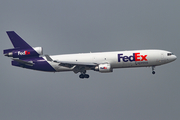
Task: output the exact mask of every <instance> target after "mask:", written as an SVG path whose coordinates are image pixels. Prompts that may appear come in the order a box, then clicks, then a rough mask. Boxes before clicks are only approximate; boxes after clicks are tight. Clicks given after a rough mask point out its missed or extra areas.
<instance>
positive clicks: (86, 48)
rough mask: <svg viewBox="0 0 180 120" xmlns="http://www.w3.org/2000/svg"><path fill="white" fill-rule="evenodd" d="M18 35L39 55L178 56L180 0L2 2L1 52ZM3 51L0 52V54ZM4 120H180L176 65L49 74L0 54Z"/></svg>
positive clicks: (1, 115)
mask: <svg viewBox="0 0 180 120" xmlns="http://www.w3.org/2000/svg"><path fill="white" fill-rule="evenodd" d="M8 30H10V31H15V32H17V33H18V34H19V35H20V36H21V37H22V38H23V39H24V40H26V41H27V42H28V43H29V44H30V45H32V46H34V47H37V46H41V47H43V49H44V54H49V55H52V54H68V53H84V52H90V51H91V52H98V51H99V52H101V51H117V50H135V49H163V50H168V51H171V52H173V53H174V54H175V55H176V56H177V57H179V56H180V52H179V51H180V48H179V45H180V1H179V0H171V1H170V0H43V1H40V0H39V1H37V0H28V1H26V0H1V1H0V42H1V44H0V50H1V51H3V49H8V48H12V47H13V46H12V44H11V42H10V40H9V39H8V36H7V34H6V31H8ZM2 53H3V52H2ZM0 61H1V62H0V66H1V71H0V119H1V120H178V119H180V77H179V75H180V71H179V68H180V64H179V63H180V61H179V59H177V60H176V61H174V62H172V63H169V64H166V65H163V66H159V67H156V75H152V74H151V68H128V69H116V70H114V72H113V73H108V74H103V73H98V72H94V71H88V74H90V78H89V79H88V80H81V79H79V77H78V76H79V75H77V74H74V73H73V72H62V73H46V72H39V71H33V70H27V69H22V68H18V67H14V66H11V60H10V59H9V58H7V57H4V55H3V54H1V57H0Z"/></svg>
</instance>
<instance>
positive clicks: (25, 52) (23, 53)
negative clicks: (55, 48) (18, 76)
mask: <svg viewBox="0 0 180 120" xmlns="http://www.w3.org/2000/svg"><path fill="white" fill-rule="evenodd" d="M18 55H30V52H28V51H24V52H21V51H18Z"/></svg>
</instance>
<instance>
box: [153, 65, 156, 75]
mask: <svg viewBox="0 0 180 120" xmlns="http://www.w3.org/2000/svg"><path fill="white" fill-rule="evenodd" d="M154 68H155V66H152V74H153V75H154V74H155V73H156V72H155V71H154Z"/></svg>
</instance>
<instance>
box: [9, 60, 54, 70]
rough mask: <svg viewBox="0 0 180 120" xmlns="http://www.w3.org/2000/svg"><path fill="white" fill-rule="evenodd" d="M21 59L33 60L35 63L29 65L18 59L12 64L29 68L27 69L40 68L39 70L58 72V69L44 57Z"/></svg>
mask: <svg viewBox="0 0 180 120" xmlns="http://www.w3.org/2000/svg"><path fill="white" fill-rule="evenodd" d="M21 60H24V61H32V62H33V63H34V65H33V66H28V65H24V64H21V63H19V62H17V61H12V65H13V66H17V67H23V68H27V69H33V70H39V71H46V72H56V70H55V69H54V68H53V67H52V66H51V65H50V64H49V63H48V62H47V61H46V60H44V59H43V58H42V57H37V58H28V59H21Z"/></svg>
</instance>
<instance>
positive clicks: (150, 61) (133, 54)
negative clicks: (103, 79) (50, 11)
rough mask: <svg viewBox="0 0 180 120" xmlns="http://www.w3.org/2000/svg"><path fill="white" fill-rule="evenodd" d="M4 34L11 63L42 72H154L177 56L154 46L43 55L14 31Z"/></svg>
mask: <svg viewBox="0 0 180 120" xmlns="http://www.w3.org/2000/svg"><path fill="white" fill-rule="evenodd" d="M7 35H8V37H9V39H10V40H11V42H12V44H13V46H14V48H12V49H5V50H4V51H3V52H4V55H5V56H7V57H11V59H12V61H11V62H12V65H13V66H17V67H22V68H27V69H32V70H38V71H46V72H62V71H73V72H74V73H75V74H77V73H80V75H79V78H81V79H84V78H89V75H88V74H86V71H87V70H94V71H98V72H100V73H109V72H113V69H116V68H134V67H152V74H155V67H156V66H159V65H163V64H167V63H170V62H172V61H175V60H176V59H177V57H176V56H175V55H174V54H173V53H172V52H169V51H165V50H158V49H148V50H129V51H114V52H95V53H91V52H90V53H79V54H63V55H43V48H42V47H31V46H30V45H29V44H28V43H27V42H25V41H24V40H23V39H22V38H21V37H20V36H19V35H18V34H16V33H15V32H14V31H7Z"/></svg>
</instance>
